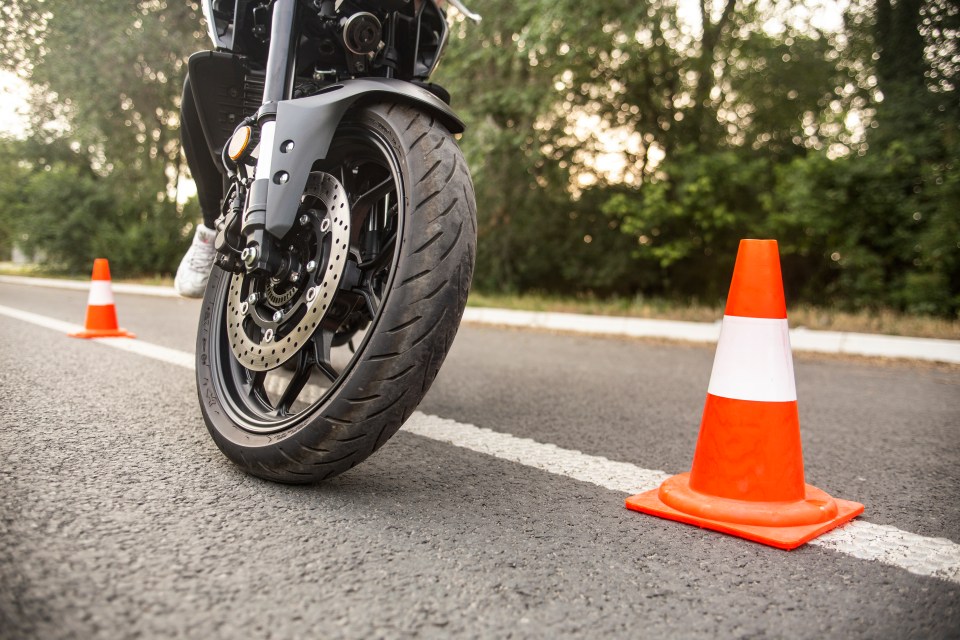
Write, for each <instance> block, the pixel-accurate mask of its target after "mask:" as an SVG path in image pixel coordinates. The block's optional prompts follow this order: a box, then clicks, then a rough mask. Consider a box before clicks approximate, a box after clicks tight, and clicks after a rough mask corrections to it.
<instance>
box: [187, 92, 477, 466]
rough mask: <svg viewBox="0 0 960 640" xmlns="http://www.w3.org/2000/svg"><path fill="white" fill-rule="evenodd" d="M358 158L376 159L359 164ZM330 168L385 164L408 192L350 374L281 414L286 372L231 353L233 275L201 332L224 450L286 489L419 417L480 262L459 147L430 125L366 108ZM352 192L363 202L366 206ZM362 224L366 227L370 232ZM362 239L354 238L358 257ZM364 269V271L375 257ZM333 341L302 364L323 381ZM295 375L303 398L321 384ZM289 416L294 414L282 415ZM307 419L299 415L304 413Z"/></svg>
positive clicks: (221, 274) (417, 115)
mask: <svg viewBox="0 0 960 640" xmlns="http://www.w3.org/2000/svg"><path fill="white" fill-rule="evenodd" d="M377 154H381V155H382V161H381V160H378V159H377V158H378V157H379V156H377ZM353 155H356V156H358V157H362V158H363V160H362V161H359V160H353V159H352V157H353ZM377 163H380V164H379V165H378V164H377ZM318 165H319V166H320V169H321V170H322V171H324V172H326V173H327V174H328V175H332V176H337V175H339V176H342V177H343V180H342V182H343V183H344V184H345V185H346V184H347V183H348V182H349V181H350V180H351V179H352V178H351V173H352V174H353V175H354V176H356V174H357V173H358V168H362V169H363V171H364V172H370V171H376V170H377V166H380V165H382V167H385V168H386V169H383V171H384V173H383V174H382V175H387V174H386V171H387V170H389V171H390V172H391V173H390V175H393V176H394V182H395V184H394V188H395V191H394V194H395V196H396V200H395V203H394V204H392V205H391V206H390V208H389V209H387V208H386V207H387V205H384V211H385V213H384V214H383V216H384V217H383V219H384V220H386V219H387V218H386V216H387V215H388V214H389V215H390V216H391V217H390V219H389V221H388V222H389V225H392V226H393V228H394V231H393V233H394V235H393V239H392V241H391V246H392V253H391V254H390V256H389V260H387V259H386V258H383V260H382V265H383V266H382V267H378V268H381V269H382V272H381V273H380V274H379V275H378V276H377V280H376V282H377V283H379V284H377V285H376V286H379V287H380V288H379V289H378V290H377V291H374V290H373V288H374V285H371V291H372V295H370V296H367V297H368V298H371V299H373V300H374V302H377V303H378V304H374V303H373V302H371V303H370V305H369V306H370V309H371V310H370V311H369V312H368V313H367V316H365V317H364V318H363V319H362V320H363V321H362V322H355V323H353V324H355V325H356V326H359V327H361V330H360V332H359V333H357V335H356V342H357V343H358V344H354V340H353V339H351V340H350V349H351V350H352V351H353V353H351V354H348V355H349V362H348V364H346V365H344V366H343V367H342V370H341V371H334V372H333V373H335V374H336V375H335V376H334V375H333V373H329V372H327V373H326V376H327V378H328V379H330V381H329V386H328V387H327V388H323V389H321V390H320V391H319V392H317V393H318V396H319V397H315V398H312V399H308V400H307V401H304V402H305V403H306V404H303V403H301V404H300V405H297V404H296V402H299V400H298V401H291V400H289V398H287V396H288V395H289V393H288V392H289V390H287V391H284V392H283V394H282V395H283V397H281V399H280V400H279V401H276V402H275V403H274V404H276V406H274V404H271V403H272V402H274V401H272V400H270V397H272V396H270V393H269V392H268V390H265V383H264V378H265V377H266V376H269V375H273V372H256V371H251V370H248V369H246V368H245V367H244V366H243V365H241V364H240V362H239V359H238V357H237V356H236V355H235V353H234V352H233V351H232V350H231V345H230V336H229V332H231V331H233V330H234V328H233V325H232V324H230V322H229V320H228V318H227V314H228V310H229V301H228V299H229V296H230V295H231V286H235V285H232V284H231V283H236V282H240V280H238V279H239V278H243V277H245V276H244V275H242V274H241V275H235V274H233V273H230V272H227V271H224V270H222V269H220V268H219V267H214V269H213V272H212V274H211V277H210V280H209V282H208V285H207V289H206V292H205V295H204V300H203V305H202V308H201V317H200V323H199V327H198V333H197V350H196V354H197V358H196V377H197V390H198V395H199V400H200V406H201V411H202V415H203V419H204V421H205V423H206V425H207V428H208V430H209V432H210V434H211V436H212V437H213V440H214V442H215V443H216V444H217V446H218V447H219V448H220V450H221V451H222V452H223V453H224V454H225V455H226V457H227V458H229V459H230V460H231V461H233V462H234V463H236V464H237V465H239V466H240V467H241V468H243V469H244V470H245V471H247V472H249V473H251V474H253V475H255V476H259V477H261V478H265V479H268V480H273V481H278V482H284V483H298V484H299V483H309V482H318V481H321V480H324V479H327V478H331V477H333V476H335V475H337V474H339V473H342V472H344V471H346V470H348V469H350V468H351V467H353V466H355V465H356V464H358V463H359V462H361V461H363V460H364V459H366V458H367V457H368V456H369V455H370V454H372V453H373V452H374V451H376V450H377V449H378V448H379V447H381V446H382V445H383V444H384V443H385V442H386V441H387V440H388V439H389V438H390V437H391V436H392V435H394V433H396V432H397V430H398V429H399V428H400V427H401V425H402V424H403V423H404V422H405V421H406V420H407V419H408V418H409V417H410V415H411V414H412V413H413V411H414V410H415V409H416V407H417V405H418V404H419V403H420V401H421V400H422V398H423V397H424V395H425V394H426V393H427V390H428V389H429V388H430V385H431V383H432V382H433V380H434V378H435V376H436V375H437V372H438V371H439V369H440V365H441V364H442V362H443V360H444V358H445V357H446V355H447V352H448V351H449V349H450V347H451V344H452V343H453V339H454V336H455V335H456V332H457V329H458V326H459V323H460V319H461V317H462V315H463V309H464V306H465V305H466V300H467V294H468V291H469V288H470V282H471V278H472V275H473V267H474V260H475V254H476V204H475V199H474V192H473V184H472V182H471V179H470V174H469V170H468V169H467V166H466V163H465V161H464V159H463V155H462V153H461V151H460V149H459V148H458V146H457V144H456V142H455V140H454V138H453V136H452V135H451V134H450V133H449V131H447V130H446V129H445V128H444V126H443V125H442V124H441V123H440V122H438V121H436V120H434V119H433V118H432V117H431V116H430V115H429V114H426V113H424V112H422V111H420V110H418V109H416V108H414V107H412V106H408V105H404V104H394V103H383V104H375V105H370V106H365V107H361V108H358V109H355V110H354V113H352V114H350V115H348V116H347V118H346V119H345V120H344V122H342V123H341V125H340V126H339V127H338V129H337V133H336V134H335V136H334V141H333V143H332V145H331V151H330V153H328V154H327V159H326V160H323V161H318ZM368 165H369V167H368ZM316 166H317V165H315V168H316ZM377 179H379V177H378V178H377ZM344 188H345V189H346V187H344ZM346 191H347V193H348V196H349V197H348V202H353V201H354V198H355V197H356V195H357V194H351V193H349V189H346ZM401 191H402V195H401ZM387 200H388V201H389V197H388V198H387ZM388 204H389V202H388ZM371 211H373V209H371ZM377 215H379V214H377ZM369 216H371V217H372V216H374V213H372V212H371V213H370V214H369ZM360 222H362V224H364V225H367V226H369V225H370V222H369V221H360ZM353 224H354V227H355V228H359V225H358V224H357V221H356V220H355V221H354V223H353ZM387 226H388V225H386V223H385V227H384V228H387ZM364 228H366V227H364ZM357 233H359V232H358V231H356V230H354V231H353V232H352V233H351V244H355V243H356V241H357V239H356V234H357ZM369 233H372V232H369ZM384 233H385V232H384ZM318 237H319V236H318ZM292 248H293V247H292V246H291V249H292ZM383 255H387V252H386V251H384V252H383ZM356 260H357V264H360V263H361V262H362V261H363V258H362V257H358V258H356ZM387 269H389V273H387ZM339 284H340V286H342V285H343V281H342V280H341V282H340V283H339ZM298 295H299V294H298ZM336 299H337V298H336V297H334V300H336ZM369 316H373V317H369ZM345 324H347V323H345ZM314 326H316V325H314ZM343 326H344V325H341V326H340V327H339V328H337V327H334V328H333V329H332V330H331V333H332V334H333V335H336V336H337V339H338V341H339V343H341V344H342V343H344V342H346V340H345V339H344V337H345V336H343V331H344V330H343V328H342V327H343ZM338 331H339V333H337V332H338ZM320 332H321V329H317V330H316V331H315V332H314V334H313V335H312V336H311V338H310V339H309V340H307V341H305V342H304V343H303V344H302V345H301V346H300V349H301V353H298V354H297V356H296V359H295V360H292V361H295V362H298V363H306V364H304V365H303V367H304V368H305V369H309V367H310V366H317V367H319V368H321V369H323V367H321V366H320V365H318V362H320V361H321V359H322V358H321V356H320V355H317V356H316V357H314V359H313V360H311V359H310V357H311V356H310V354H311V353H316V354H320V352H321V351H322V345H320V343H321V342H322V341H323V340H322V335H321V333H320ZM361 333H362V334H363V335H362V337H361V336H360V334H361ZM347 337H349V336H347ZM311 341H312V342H311ZM328 344H329V340H328ZM309 345H313V346H314V347H316V345H320V346H319V347H316V348H317V349H319V350H318V351H316V352H314V351H310V352H309V353H308V346H309ZM309 348H312V347H309ZM344 348H346V347H344ZM300 366H301V365H300V364H298V365H297V367H300ZM294 368H295V369H296V367H294ZM327 369H329V370H333V369H335V368H334V367H333V366H332V365H331V366H329V367H327ZM275 371H277V372H281V371H283V367H282V366H280V367H276V368H275ZM297 371H299V369H297ZM286 375H287V376H288V377H289V376H292V378H291V379H292V380H293V381H294V382H291V383H290V384H291V385H292V386H294V387H295V386H297V384H300V386H302V387H303V388H304V389H305V388H307V387H306V386H304V385H308V383H303V382H299V383H298V382H296V380H297V375H298V374H297V373H296V372H294V373H292V374H291V373H290V371H289V370H288V371H287V372H286ZM305 375H310V376H314V377H316V375H317V374H316V371H311V373H309V374H305ZM333 378H335V379H333ZM309 379H310V380H313V379H314V378H309ZM258 385H259V388H258ZM295 391H296V390H295ZM296 393H300V391H296ZM274 395H276V394H274ZM285 398H286V399H285ZM291 403H293V404H291ZM281 404H282V406H283V409H284V410H281V409H280V408H278V407H281ZM296 406H299V407H300V409H299V410H298V411H296V412H293V411H292V410H290V407H296Z"/></svg>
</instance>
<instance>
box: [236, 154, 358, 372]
mask: <svg viewBox="0 0 960 640" xmlns="http://www.w3.org/2000/svg"><path fill="white" fill-rule="evenodd" d="M303 195H304V199H306V198H314V199H316V200H318V201H319V202H320V205H321V206H319V207H315V208H313V209H312V210H311V212H310V213H305V214H302V216H301V218H300V220H299V222H300V227H297V226H295V227H294V230H293V232H294V233H297V234H308V233H312V234H313V236H314V239H315V245H316V247H315V249H314V251H313V255H312V256H306V257H307V258H309V260H310V261H312V262H313V263H314V265H315V268H314V269H312V270H307V272H306V277H302V278H300V279H299V280H298V282H297V283H296V284H295V286H294V287H293V288H291V290H290V291H286V292H284V294H278V293H277V292H276V291H275V289H274V287H275V284H274V283H269V284H267V286H266V287H265V289H266V290H261V291H254V290H253V289H254V288H255V286H256V285H257V281H256V279H254V278H251V277H250V276H248V275H246V274H235V275H234V276H233V278H232V279H231V281H230V291H229V292H228V294H227V311H226V314H227V318H226V319H227V329H228V336H229V338H230V348H231V349H232V350H233V355H234V356H236V358H237V360H238V361H239V362H240V364H242V365H243V366H244V367H246V368H247V369H251V370H253V371H269V370H270V369H275V368H276V367H278V366H280V365H281V364H283V363H284V362H286V361H287V360H289V359H290V358H292V357H293V356H294V355H295V354H296V353H297V352H298V351H299V350H300V348H301V347H303V346H304V345H305V344H307V342H308V341H309V339H310V337H311V336H312V335H313V332H314V331H315V330H316V328H317V327H318V326H319V325H320V322H321V321H322V320H323V317H324V315H325V314H326V312H327V309H329V308H330V303H331V302H332V301H333V298H334V294H335V293H336V291H337V284H338V283H339V282H340V280H341V279H342V277H343V270H344V267H345V265H346V262H347V254H348V249H349V247H350V207H349V204H348V202H347V192H346V191H345V190H344V188H343V185H341V184H340V182H339V181H338V180H337V179H336V178H334V177H333V176H332V175H330V174H328V173H323V172H319V171H315V172H313V173H311V174H310V178H309V180H308V181H307V186H306V189H305V190H304V192H303ZM301 239H302V236H301ZM328 240H329V241H328ZM291 291H292V292H293V294H292V295H290V292H291ZM251 293H254V294H256V297H255V298H254V299H253V301H252V302H251V297H250V294H251ZM278 303H279V304H278ZM278 312H279V314H280V315H279V316H278V315H277V313H278Z"/></svg>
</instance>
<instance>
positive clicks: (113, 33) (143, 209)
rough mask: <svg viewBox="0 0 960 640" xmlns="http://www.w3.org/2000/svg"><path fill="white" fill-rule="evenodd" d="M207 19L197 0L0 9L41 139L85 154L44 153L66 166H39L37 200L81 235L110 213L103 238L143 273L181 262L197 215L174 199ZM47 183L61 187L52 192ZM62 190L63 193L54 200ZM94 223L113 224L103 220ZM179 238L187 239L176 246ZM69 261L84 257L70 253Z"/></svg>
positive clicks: (1, 50)
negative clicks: (185, 106)
mask: <svg viewBox="0 0 960 640" xmlns="http://www.w3.org/2000/svg"><path fill="white" fill-rule="evenodd" d="M201 27H202V23H201V21H200V14H199V8H198V5H197V3H196V2H184V3H168V2H166V1H164V0H140V1H139V2H134V3H130V2H126V1H123V0H102V1H100V2H95V3H77V2H72V1H69V0H10V2H5V3H4V4H3V6H2V7H0V54H2V55H0V59H2V62H0V66H3V67H4V68H6V69H9V70H12V71H14V72H16V73H17V74H18V75H20V77H22V78H24V79H26V80H27V81H28V82H29V83H30V84H31V85H32V86H33V87H34V88H35V94H34V96H33V100H32V110H31V113H30V117H31V122H30V131H29V133H30V138H31V140H33V141H34V142H35V143H36V144H39V145H49V146H51V147H56V148H67V149H69V150H70V151H71V152H72V153H73V155H74V156H75V157H74V158H72V159H71V160H70V162H68V163H66V164H64V163H62V162H60V163H53V164H44V163H42V162H41V163H40V164H41V165H43V166H45V167H47V169H46V171H47V172H49V171H57V172H59V171H62V172H64V174H63V175H62V176H57V177H52V176H50V175H46V176H44V175H43V174H39V173H38V174H35V175H34V179H35V181H36V183H37V184H36V192H35V193H34V194H33V196H32V197H33V199H32V200H31V202H33V203H34V204H35V205H39V204H40V203H43V204H44V206H49V207H50V209H49V210H50V211H60V212H61V213H63V214H65V215H61V216H60V217H59V218H53V219H49V220H48V222H49V224H50V225H53V226H57V225H63V224H70V225H75V229H73V230H72V231H71V233H72V234H75V235H77V236H82V235H84V234H85V233H92V232H93V228H91V227H89V226H88V225H87V223H88V222H91V220H89V219H88V218H90V217H98V218H102V219H106V220H109V221H110V222H111V225H112V227H113V228H115V229H117V232H116V233H112V234H107V235H106V236H104V238H100V239H97V241H100V240H103V241H106V240H107V239H110V240H111V242H109V244H110V249H111V251H112V252H113V253H112V254H111V257H113V256H114V255H116V253H117V252H122V251H127V252H128V253H130V254H131V258H134V257H136V260H135V261H134V262H128V264H130V265H131V266H132V265H134V264H135V265H136V267H135V268H136V269H137V270H139V271H169V270H170V269H172V268H174V267H175V266H176V257H175V256H174V254H175V253H178V252H179V250H180V249H182V248H184V247H185V242H186V239H185V235H186V234H187V233H189V230H190V219H189V218H187V216H192V215H194V214H195V210H189V211H184V210H183V209H182V207H181V206H180V205H179V204H178V203H177V201H176V200H177V199H176V195H177V190H176V186H177V183H178V179H179V177H180V175H181V173H182V171H181V169H182V165H181V161H180V155H179V153H180V151H179V134H178V127H179V118H178V105H179V95H180V87H181V85H182V82H183V76H184V73H185V71H186V68H185V62H186V58H187V56H188V54H189V53H191V52H192V51H194V50H196V49H197V48H198V41H199V38H200V37H201V35H202V33H201ZM41 160H42V158H41ZM27 161H28V162H30V161H31V160H30V159H27ZM84 165H85V166H84ZM71 180H73V181H74V184H73V185H72V187H73V188H68V187H71V185H70V184H69V182H70V181H71ZM47 183H50V184H47ZM53 183H56V185H54V184H53ZM43 185H46V187H49V188H51V192H50V194H48V196H49V197H48V196H45V195H44V194H43V192H42V191H43ZM94 185H96V189H99V190H100V192H98V194H97V195H96V197H95V198H94V200H96V210H94V209H93V208H92V207H93V204H94V201H93V200H90V199H88V196H90V197H93V194H92V193H88V191H87V189H93V188H94ZM54 186H56V187H57V188H56V189H54V188H53V187H54ZM104 190H106V192H104ZM53 194H56V195H57V196H58V197H59V199H57V200H52V199H50V198H52V197H53ZM34 213H36V212H30V215H33V214H34ZM41 217H42V216H41ZM96 229H97V233H106V232H105V231H104V228H103V226H102V225H97V226H96ZM171 233H172V236H170V237H169V238H168V237H167V234H171ZM53 237H60V238H61V239H63V240H65V239H66V237H67V236H66V235H64V234H63V233H61V231H60V230H57V229H52V228H51V229H49V230H48V232H45V233H40V230H39V229H37V228H35V227H34V234H33V238H34V241H35V242H41V241H42V240H43V239H51V238H53ZM50 241H51V242H52V240H50ZM90 242H94V239H91V240H90ZM90 242H87V243H84V244H81V245H80V246H88V245H89V244H90ZM171 242H172V243H173V244H174V245H176V246H177V247H178V249H176V250H174V251H171V250H169V249H168V248H167V247H168V245H169V244H170V243H171ZM95 243H96V242H94V244H95ZM125 243H133V245H132V246H128V245H127V244H125ZM69 244H72V243H69ZM58 254H61V252H60V251H59V250H56V249H55V250H54V251H52V253H51V255H58ZM61 266H70V267H77V265H75V264H73V263H72V261H71V260H67V261H66V262H64V263H62V264H61ZM87 268H89V266H88V265H84V266H83V267H82V270H84V271H85V270H86V269H87Z"/></svg>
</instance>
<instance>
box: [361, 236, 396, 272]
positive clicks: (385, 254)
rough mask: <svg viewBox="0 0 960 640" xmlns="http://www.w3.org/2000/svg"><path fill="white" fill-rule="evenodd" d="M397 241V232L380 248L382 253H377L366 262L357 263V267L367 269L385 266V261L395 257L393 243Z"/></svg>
mask: <svg viewBox="0 0 960 640" xmlns="http://www.w3.org/2000/svg"><path fill="white" fill-rule="evenodd" d="M396 242H397V234H393V235H392V236H390V239H389V240H387V242H386V244H385V245H384V246H383V247H382V248H381V249H380V253H379V254H377V256H376V257H375V258H372V259H370V260H367V261H365V262H360V263H357V268H358V269H360V270H361V271H367V270H369V269H376V268H377V267H381V266H383V263H384V262H386V261H387V260H389V259H390V258H392V257H393V245H395V244H396Z"/></svg>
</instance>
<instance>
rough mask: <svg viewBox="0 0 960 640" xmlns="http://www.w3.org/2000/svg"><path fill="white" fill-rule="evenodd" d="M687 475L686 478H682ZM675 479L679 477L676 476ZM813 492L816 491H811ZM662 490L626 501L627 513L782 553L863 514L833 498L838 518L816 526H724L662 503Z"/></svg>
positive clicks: (859, 507) (860, 508) (853, 505)
mask: <svg viewBox="0 0 960 640" xmlns="http://www.w3.org/2000/svg"><path fill="white" fill-rule="evenodd" d="M681 475H685V474H681ZM674 477H675V478H676V477H677V476H674ZM811 488H813V487H811ZM659 494H660V489H659V488H657V489H653V490H651V491H646V492H644V493H641V494H638V495H635V496H631V497H629V498H627V503H626V504H627V509H631V510H633V511H639V512H641V513H646V514H649V515H653V516H659V517H661V518H667V519H668V520H676V521H677V522H683V523H685V524H692V525H696V526H698V527H703V528H705V529H713V530H714V531H720V532H721V533H727V534H730V535H733V536H738V537H740V538H746V539H747V540H752V541H754V542H759V543H761V544H766V545H769V546H772V547H777V548H779V549H787V550H789V549H795V548H797V547H799V546H800V545H802V544H804V543H806V542H809V541H810V540H813V539H814V538H816V537H817V536H819V535H821V534H824V533H826V532H827V531H830V530H831V529H833V528H835V527H838V526H840V525H842V524H844V523H847V522H849V521H850V520H853V519H854V518H855V517H857V516H858V515H860V514H861V513H863V505H862V504H860V503H858V502H850V501H849V500H840V499H839V498H834V501H835V502H836V504H837V515H836V516H835V517H833V518H830V519H828V520H825V521H823V522H817V523H815V524H807V525H800V526H789V527H770V526H763V525H755V524H739V523H735V522H722V521H720V520H712V519H709V518H703V517H700V516H695V515H691V514H689V513H684V512H682V511H678V510H677V509H674V508H673V507H671V506H669V505H667V504H664V503H663V501H662V500H660V495H659Z"/></svg>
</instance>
